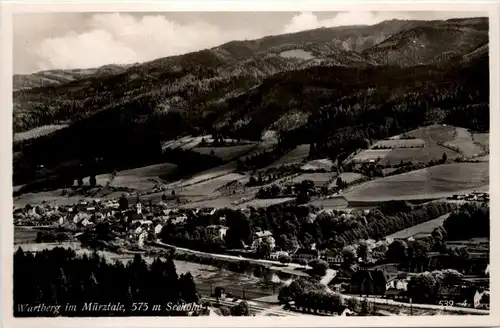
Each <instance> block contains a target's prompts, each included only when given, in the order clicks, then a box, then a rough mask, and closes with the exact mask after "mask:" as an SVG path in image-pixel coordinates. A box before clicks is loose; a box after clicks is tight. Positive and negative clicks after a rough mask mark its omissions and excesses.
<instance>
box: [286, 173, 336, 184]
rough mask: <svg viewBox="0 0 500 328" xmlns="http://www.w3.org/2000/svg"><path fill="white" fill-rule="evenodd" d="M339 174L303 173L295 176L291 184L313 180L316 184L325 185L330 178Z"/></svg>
mask: <svg viewBox="0 0 500 328" xmlns="http://www.w3.org/2000/svg"><path fill="white" fill-rule="evenodd" d="M336 176H337V173H302V174H300V175H298V176H296V177H293V178H292V179H291V181H290V182H289V184H296V183H301V182H302V181H306V180H311V181H312V182H314V185H315V186H321V185H324V184H325V183H326V182H328V181H329V180H330V179H333V178H335V177H336Z"/></svg>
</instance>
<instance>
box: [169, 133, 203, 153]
mask: <svg viewBox="0 0 500 328" xmlns="http://www.w3.org/2000/svg"><path fill="white" fill-rule="evenodd" d="M202 139H203V136H199V137H192V136H186V137H182V138H179V139H176V140H169V141H167V142H165V143H163V145H162V149H175V148H182V149H186V150H188V149H191V148H194V147H196V146H198V144H199V143H200V142H201V140H202Z"/></svg>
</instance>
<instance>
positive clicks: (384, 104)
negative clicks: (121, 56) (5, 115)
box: [13, 18, 489, 183]
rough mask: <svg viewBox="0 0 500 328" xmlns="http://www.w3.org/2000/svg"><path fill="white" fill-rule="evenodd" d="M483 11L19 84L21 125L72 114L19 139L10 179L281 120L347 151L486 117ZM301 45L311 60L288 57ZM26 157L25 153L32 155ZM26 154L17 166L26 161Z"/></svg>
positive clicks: (17, 126) (150, 153) (482, 123)
mask: <svg viewBox="0 0 500 328" xmlns="http://www.w3.org/2000/svg"><path fill="white" fill-rule="evenodd" d="M487 43H488V21H487V19H486V18H479V19H476V18H475V19H461V20H449V21H430V22H423V21H397V20H393V21H386V22H383V23H380V24H377V25H374V26H351V27H339V28H331V29H318V30H313V31H305V32H300V33H295V34H288V35H282V36H270V37H266V38H263V39H260V40H253V41H234V42H230V43H227V44H224V45H222V46H219V47H215V48H212V49H207V50H202V51H198V52H194V53H190V54H186V55H181V56H174V57H168V58H162V59H158V60H155V61H152V62H148V63H144V64H138V65H134V66H131V67H129V68H127V69H126V70H125V71H123V72H120V73H118V74H111V75H99V76H96V75H89V76H87V77H84V78H82V79H75V80H73V81H71V82H69V83H64V84H59V85H54V86H48V87H41V88H32V89H27V90H19V91H16V92H14V123H13V124H14V126H13V129H14V132H21V131H26V130H29V129H32V128H35V127H39V126H44V125H50V124H69V127H67V128H62V129H60V130H57V131H55V132H53V133H51V134H48V135H45V136H41V137H39V138H36V139H27V140H23V141H19V142H16V143H15V144H14V151H15V152H16V156H15V162H14V180H15V183H26V182H28V181H31V179H33V172H34V170H36V165H38V164H44V165H45V166H46V167H56V166H57V165H59V163H61V162H64V161H69V160H75V159H77V160H79V161H83V162H84V161H88V160H90V159H92V160H93V158H95V157H99V158H103V160H104V161H103V163H105V162H106V161H109V160H110V159H113V161H115V162H116V159H117V158H118V159H120V161H121V163H124V164H123V165H125V166H126V165H127V163H128V162H130V163H129V164H130V165H132V162H134V163H135V164H139V163H140V164H143V165H146V164H149V163H151V162H155V161H158V160H160V155H161V147H160V144H161V141H164V140H169V139H173V138H176V137H179V136H182V135H187V134H192V135H199V134H202V133H214V132H217V133H220V134H222V135H224V136H226V137H233V138H238V139H253V140H258V139H260V137H261V134H262V133H263V132H264V131H265V130H267V129H269V128H271V127H272V128H276V126H280V127H281V128H282V129H284V130H287V129H286V126H285V128H283V127H282V126H283V124H275V123H276V122H277V121H280V119H281V121H283V120H282V118H283V116H284V115H287V114H290V113H294V115H296V114H297V113H299V114H298V115H297V117H299V118H301V119H303V122H301V121H300V120H299V121H298V122H295V123H294V125H293V128H292V129H289V131H278V132H280V135H281V138H280V139H281V141H282V143H286V144H287V146H288V147H289V146H293V145H296V144H299V143H313V144H314V147H313V151H312V155H313V156H319V155H327V156H330V157H332V158H338V157H342V156H345V154H347V153H349V152H352V151H353V150H355V149H357V148H362V146H360V145H363V146H364V145H365V144H366V140H368V141H370V140H375V139H380V138H384V137H387V136H390V135H395V134H398V133H401V132H403V131H405V130H409V129H413V128H416V127H418V126H419V125H423V124H429V123H438V122H443V123H449V124H453V125H457V126H461V127H466V128H470V129H472V130H476V131H485V130H488V128H489V57H488V51H487V50H488V44H487ZM293 49H301V50H303V51H306V52H308V53H309V54H310V56H312V57H311V58H310V59H302V58H295V57H293V56H292V57H284V56H282V55H281V54H282V52H283V51H289V50H293ZM26 163H28V164H26ZM21 164H22V165H21Z"/></svg>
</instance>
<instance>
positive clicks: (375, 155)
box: [352, 149, 392, 163]
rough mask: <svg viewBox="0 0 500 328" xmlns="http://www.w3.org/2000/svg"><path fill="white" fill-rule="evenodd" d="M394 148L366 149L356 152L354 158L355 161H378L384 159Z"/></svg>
mask: <svg viewBox="0 0 500 328" xmlns="http://www.w3.org/2000/svg"><path fill="white" fill-rule="evenodd" d="M391 151H392V150H391V149H365V150H363V151H361V152H360V153H358V154H356V155H355V156H354V157H353V158H352V162H354V163H363V162H369V161H372V160H373V161H376V162H377V161H378V160H382V159H384V157H385V156H387V155H388V154H389V153H390V152H391Z"/></svg>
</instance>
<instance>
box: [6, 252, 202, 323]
mask: <svg viewBox="0 0 500 328" xmlns="http://www.w3.org/2000/svg"><path fill="white" fill-rule="evenodd" d="M199 300H200V298H199V295H198V293H197V290H196V284H195V283H194V280H193V277H192V275H191V274H190V273H186V274H181V275H178V274H177V271H176V268H175V264H174V262H173V260H172V259H171V258H169V259H167V261H162V260H159V259H156V260H154V261H153V263H152V264H151V265H149V266H148V265H147V264H146V262H145V261H144V260H143V259H142V258H141V256H140V255H138V254H137V255H135V257H134V259H133V260H132V261H131V262H129V263H127V264H124V263H122V262H119V261H116V262H115V263H108V262H107V261H106V260H105V259H104V258H103V257H101V256H100V255H98V254H96V253H94V254H93V255H91V256H87V255H86V254H84V255H83V256H81V257H78V256H76V254H75V252H74V250H71V249H64V248H59V247H58V248H55V249H53V250H44V251H42V252H38V253H36V254H32V253H25V252H24V251H23V250H22V249H21V248H19V249H18V250H17V251H16V252H15V254H14V315H15V316H51V315H55V314H54V313H52V314H51V313H43V312H42V313H40V312H25V311H23V310H22V309H21V307H20V305H23V304H32V305H36V304H42V303H43V304H45V305H61V306H62V307H61V311H60V312H59V315H63V316H138V315H149V316H152V315H153V316H158V315H161V316H175V315H186V312H182V311H168V310H167V307H166V305H167V303H168V302H172V304H182V303H191V302H194V303H199ZM90 302H97V303H99V304H108V303H109V302H111V303H118V302H119V303H121V304H123V305H124V310H123V311H116V312H114V311H107V312H104V313H103V312H99V311H85V310H83V309H84V305H85V303H90ZM140 302H144V303H148V304H149V309H148V310H145V309H143V310H142V311H137V310H136V309H134V308H133V304H134V303H136V304H138V303H140ZM66 304H71V305H76V310H74V311H68V310H65V305H66ZM153 304H158V305H162V310H160V311H154V310H153V308H152V305H153Z"/></svg>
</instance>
